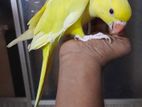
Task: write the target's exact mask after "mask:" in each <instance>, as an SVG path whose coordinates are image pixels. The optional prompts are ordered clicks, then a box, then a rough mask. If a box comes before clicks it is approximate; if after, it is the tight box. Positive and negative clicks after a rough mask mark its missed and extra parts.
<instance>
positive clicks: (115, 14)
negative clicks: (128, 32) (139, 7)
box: [89, 0, 132, 34]
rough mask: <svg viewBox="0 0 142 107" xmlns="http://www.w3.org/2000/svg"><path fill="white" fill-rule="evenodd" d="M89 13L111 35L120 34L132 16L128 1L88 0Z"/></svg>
mask: <svg viewBox="0 0 142 107" xmlns="http://www.w3.org/2000/svg"><path fill="white" fill-rule="evenodd" d="M89 12H90V15H91V16H92V17H98V18H100V19H102V20H103V21H104V22H105V23H106V24H107V25H108V26H109V30H110V33H111V34H118V33H119V32H121V31H122V30H123V28H124V27H125V25H126V23H127V22H128V20H129V19H130V17H131V14H132V11H131V7H130V5H129V2H128V0H90V7H89Z"/></svg>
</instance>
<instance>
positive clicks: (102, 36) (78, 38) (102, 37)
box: [75, 32, 112, 43]
mask: <svg viewBox="0 0 142 107" xmlns="http://www.w3.org/2000/svg"><path fill="white" fill-rule="evenodd" d="M93 39H98V40H99V39H105V40H108V41H109V43H112V40H111V37H109V36H108V35H106V34H103V33H101V32H99V33H97V34H94V35H85V36H84V37H80V36H79V35H76V36H75V40H80V41H83V42H86V41H89V40H93Z"/></svg>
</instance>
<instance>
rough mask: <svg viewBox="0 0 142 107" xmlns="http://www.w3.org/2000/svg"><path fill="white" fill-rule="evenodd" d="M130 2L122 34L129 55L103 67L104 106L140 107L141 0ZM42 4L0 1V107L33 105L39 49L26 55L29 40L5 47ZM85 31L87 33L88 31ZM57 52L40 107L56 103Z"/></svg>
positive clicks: (41, 0)
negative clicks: (123, 34) (126, 37)
mask: <svg viewBox="0 0 142 107" xmlns="http://www.w3.org/2000/svg"><path fill="white" fill-rule="evenodd" d="M129 2H130V4H131V7H132V10H133V16H132V18H131V20H130V22H129V23H128V25H127V27H126V30H125V31H126V34H127V35H128V38H129V39H130V41H131V44H132V52H131V54H129V55H127V56H125V57H122V58H120V59H118V60H115V61H112V62H111V63H109V64H108V65H107V66H106V67H104V68H103V70H104V73H103V84H104V97H105V101H106V106H107V107H142V58H141V57H142V36H141V35H142V7H141V4H142V1H141V0H129ZM44 3H45V0H1V1H0V107H31V106H32V104H33V103H34V100H35V96H36V92H37V86H38V82H39V77H40V68H41V61H42V56H41V50H37V51H32V52H28V50H27V45H28V43H29V42H30V41H26V42H22V43H19V44H18V45H16V46H14V47H12V48H10V49H7V48H6V45H7V44H8V43H9V42H10V41H12V40H13V39H14V38H16V37H17V36H19V35H20V34H21V33H22V32H24V31H25V30H26V29H27V27H28V26H27V22H28V21H29V19H30V18H31V17H32V16H33V15H34V14H35V13H36V12H37V11H38V10H39V9H40V8H41V6H42V5H43V4H44ZM120 8H121V7H120ZM93 24H94V22H93V21H92V25H93ZM85 30H86V32H87V28H85ZM58 49H59V48H57V49H56V50H55V52H54V58H53V64H52V69H51V73H50V74H49V76H48V78H47V79H46V82H45V86H44V92H43V97H42V102H41V107H44V106H47V105H48V106H49V107H51V106H53V105H54V102H55V97H56V90H57V80H58ZM126 105H127V106H126Z"/></svg>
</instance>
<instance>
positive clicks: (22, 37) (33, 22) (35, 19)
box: [7, 2, 47, 48]
mask: <svg viewBox="0 0 142 107" xmlns="http://www.w3.org/2000/svg"><path fill="white" fill-rule="evenodd" d="M46 5H47V2H46V3H45V4H44V6H43V7H42V8H41V9H40V11H39V12H37V13H36V14H35V15H34V16H33V17H32V18H31V20H30V21H29V22H28V25H29V29H28V30H27V31H25V32H24V33H23V34H21V35H20V36H18V37H17V38H16V39H14V40H13V41H12V42H10V43H9V44H8V45H7V47H8V48H10V47H12V46H14V45H16V44H17V43H18V42H21V41H24V40H29V39H32V38H33V37H34V33H33V30H34V29H35V27H36V25H37V24H38V22H39V20H40V18H41V16H42V14H43V13H44V11H45V9H46Z"/></svg>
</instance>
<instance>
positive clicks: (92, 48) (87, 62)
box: [56, 36, 131, 107]
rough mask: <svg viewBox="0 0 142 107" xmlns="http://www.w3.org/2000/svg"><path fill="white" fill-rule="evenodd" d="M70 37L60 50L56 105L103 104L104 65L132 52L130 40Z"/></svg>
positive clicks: (99, 106)
mask: <svg viewBox="0 0 142 107" xmlns="http://www.w3.org/2000/svg"><path fill="white" fill-rule="evenodd" d="M112 38H113V41H112V43H109V42H108V41H106V40H90V41H87V42H82V41H78V40H69V41H67V42H65V43H64V44H63V45H62V46H61V49H60V56H59V58H60V71H59V81H58V89H57V98H56V107H67V106H68V107H104V102H103V95H102V73H101V67H102V66H103V65H105V64H106V63H107V62H108V61H110V60H112V59H116V58H118V57H121V56H123V55H126V54H127V53H129V52H130V50H131V46H130V43H129V40H128V39H127V38H125V37H118V36H116V37H112Z"/></svg>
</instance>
